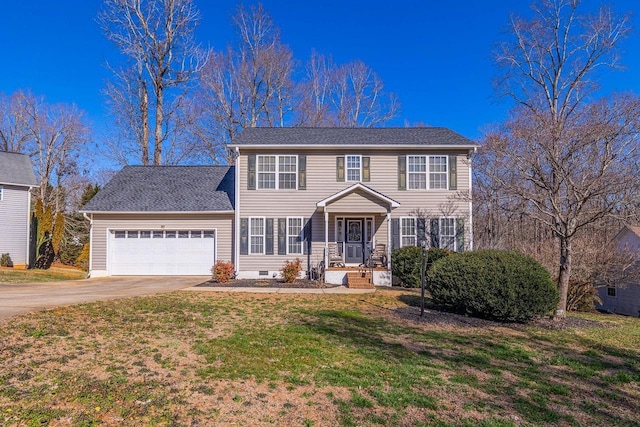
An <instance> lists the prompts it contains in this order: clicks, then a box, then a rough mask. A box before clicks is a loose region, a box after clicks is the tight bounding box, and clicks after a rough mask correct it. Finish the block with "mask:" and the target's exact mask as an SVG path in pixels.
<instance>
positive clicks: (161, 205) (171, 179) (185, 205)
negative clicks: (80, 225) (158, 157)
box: [81, 166, 235, 213]
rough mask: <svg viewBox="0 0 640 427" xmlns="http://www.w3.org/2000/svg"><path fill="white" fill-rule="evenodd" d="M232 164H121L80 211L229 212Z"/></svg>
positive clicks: (232, 192) (230, 207)
mask: <svg viewBox="0 0 640 427" xmlns="http://www.w3.org/2000/svg"><path fill="white" fill-rule="evenodd" d="M233 182H234V167H233V166H125V167H124V168H123V169H122V170H121V171H120V172H118V173H117V174H116V175H115V176H114V177H113V178H112V179H111V181H109V182H108V183H107V184H106V185H105V186H104V188H102V189H101V190H100V191H99V192H98V194H96V195H95V197H94V198H93V199H91V201H89V203H87V204H86V205H85V207H84V208H83V209H82V210H81V212H87V213H94V212H111V213H144V212H149V213H151V212H167V213H169V212H231V211H233V203H234V200H235V196H234V185H233Z"/></svg>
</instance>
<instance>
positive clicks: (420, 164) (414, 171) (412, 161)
mask: <svg viewBox="0 0 640 427" xmlns="http://www.w3.org/2000/svg"><path fill="white" fill-rule="evenodd" d="M407 167H408V170H407V172H408V173H409V189H410V190H426V189H427V157H426V156H407Z"/></svg>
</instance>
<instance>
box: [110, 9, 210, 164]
mask: <svg viewBox="0 0 640 427" xmlns="http://www.w3.org/2000/svg"><path fill="white" fill-rule="evenodd" d="M99 21H100V24H101V26H102V28H103V30H104V32H105V34H106V36H107V38H108V39H109V40H111V41H112V42H114V43H115V44H116V46H117V47H118V48H119V49H120V52H121V53H122V54H124V55H125V56H127V57H128V58H129V60H130V65H129V66H128V68H125V69H124V70H123V71H117V72H115V73H114V76H115V79H116V82H115V83H112V84H111V85H110V86H109V87H108V88H107V94H108V95H107V96H108V98H109V101H110V103H111V106H112V112H113V113H114V115H115V116H116V117H117V124H118V125H120V126H122V129H123V130H124V131H125V132H128V133H129V139H128V140H129V142H131V141H135V143H136V145H137V147H138V148H139V150H140V158H141V161H142V163H143V164H148V163H152V164H154V165H159V164H162V163H166V161H167V159H165V158H163V147H164V145H165V143H167V141H169V142H174V143H175V142H176V139H175V138H174V137H175V135H171V133H172V132H174V131H176V130H179V129H178V128H177V127H176V122H175V121H174V122H172V120H173V119H174V117H173V116H174V113H176V111H177V108H179V107H180V106H181V101H180V99H179V98H180V97H181V96H183V95H184V91H185V90H186V85H187V83H188V82H189V81H190V80H191V79H192V78H193V77H194V75H195V74H196V73H197V72H198V71H199V69H200V68H201V67H202V65H203V63H204V59H205V55H204V54H203V52H202V51H201V49H200V48H199V47H198V46H197V44H196V43H195V36H194V32H195V28H196V26H197V24H198V21H199V14H198V11H197V9H196V8H195V6H194V5H193V1H192V0H162V1H154V0H105V2H104V10H103V11H102V12H101V13H100V16H99ZM171 89H176V92H175V93H172V94H171V96H169V92H168V91H170V90H171ZM152 122H153V129H152V130H153V132H151V131H150V127H149V126H150V125H149V124H150V123H152ZM151 135H153V136H152V138H153V160H152V161H151V159H150V158H149V156H150V155H151V142H150V139H151ZM130 146H131V145H130Z"/></svg>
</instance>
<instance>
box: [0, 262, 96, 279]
mask: <svg viewBox="0 0 640 427" xmlns="http://www.w3.org/2000/svg"><path fill="white" fill-rule="evenodd" d="M86 276H87V272H86V271H82V270H79V269H77V268H73V267H62V266H59V267H51V268H50V269H48V270H36V269H31V270H19V269H16V268H6V267H0V283H35V282H58V281H60V280H78V279H84V278H85V277H86Z"/></svg>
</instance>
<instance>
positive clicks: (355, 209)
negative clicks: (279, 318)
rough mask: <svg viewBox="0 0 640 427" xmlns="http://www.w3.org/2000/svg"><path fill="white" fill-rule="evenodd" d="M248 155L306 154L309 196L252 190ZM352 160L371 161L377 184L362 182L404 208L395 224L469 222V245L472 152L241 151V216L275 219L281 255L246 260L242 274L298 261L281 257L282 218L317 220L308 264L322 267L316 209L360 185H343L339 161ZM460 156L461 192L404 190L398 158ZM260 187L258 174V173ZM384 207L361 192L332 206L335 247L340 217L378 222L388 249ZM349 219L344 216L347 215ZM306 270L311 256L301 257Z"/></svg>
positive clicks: (242, 257) (320, 216) (394, 214)
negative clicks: (422, 218) (416, 219)
mask: <svg viewBox="0 0 640 427" xmlns="http://www.w3.org/2000/svg"><path fill="white" fill-rule="evenodd" d="M248 154H258V155H260V154H275V155H278V154H289V155H290V154H306V173H307V179H306V184H307V185H306V188H307V189H306V190H258V189H256V190H247V162H248V161H247V158H248ZM349 154H354V155H362V156H369V157H370V158H371V160H370V162H371V163H370V171H371V179H370V181H369V182H362V184H363V185H366V186H368V187H370V188H372V189H373V190H375V191H377V192H379V193H382V194H383V195H385V196H386V197H388V198H391V199H393V200H395V201H397V202H399V203H400V207H398V208H396V209H393V210H392V212H391V217H392V218H400V217H403V216H410V215H411V214H412V213H415V210H416V209H420V210H421V211H422V212H423V213H424V214H425V215H426V216H427V217H437V216H443V215H444V214H445V213H446V214H447V216H455V217H462V218H465V222H466V226H465V235H466V236H465V242H468V239H469V236H470V234H469V229H470V227H469V226H468V217H469V202H468V200H463V199H462V198H459V197H456V196H457V195H459V194H460V193H462V194H465V195H468V194H469V183H470V179H469V167H468V166H469V160H468V159H467V155H468V150H467V149H463V150H461V149H455V148H452V149H450V150H440V149H438V150H434V149H425V148H419V147H416V149H393V150H392V149H388V150H365V149H362V150H358V149H348V150H340V149H323V150H319V149H309V148H308V149H300V148H295V149H291V148H289V149H281V150H273V149H268V150H265V149H259V148H253V147H252V148H245V147H243V148H241V149H240V157H239V186H238V189H239V205H238V206H237V209H238V210H239V217H240V218H248V217H252V216H259V217H267V218H274V252H275V255H240V266H239V267H240V268H239V270H240V271H254V272H255V271H260V270H263V271H264V270H267V271H270V272H273V271H279V270H280V268H281V267H282V265H283V263H284V262H285V261H286V260H291V259H292V258H295V257H296V256H294V255H277V253H278V238H277V237H278V221H277V218H285V217H287V216H301V217H304V218H305V219H306V218H310V217H311V218H312V253H311V254H310V256H309V259H308V261H310V263H311V265H315V264H317V263H318V262H320V261H321V260H322V258H323V254H324V240H325V234H324V213H323V211H322V210H321V209H317V208H316V203H317V202H319V201H321V200H323V199H325V198H327V197H329V196H331V195H333V194H336V193H338V192H340V191H342V190H344V189H345V188H348V187H350V186H352V185H353V184H355V182H337V180H336V157H337V156H345V155H349ZM452 154H455V155H457V159H458V161H457V187H458V188H457V190H398V155H452ZM256 182H257V170H256ZM382 206H383V205H382V204H381V201H380V200H379V199H376V198H374V197H371V196H370V195H368V194H366V193H364V192H360V191H356V192H354V193H351V194H349V195H347V196H345V197H344V198H342V199H338V200H335V201H334V202H333V203H332V204H329V205H328V207H327V209H328V211H329V212H330V213H331V215H330V221H329V227H330V228H329V241H333V240H334V235H335V234H334V233H335V232H334V218H335V216H354V215H353V214H357V215H355V216H362V217H364V216H373V217H375V218H376V234H375V240H376V241H378V242H379V243H385V244H386V243H387V224H386V222H387V221H386V213H384V214H383V213H382V212H384V211H385V209H384V208H382ZM343 214H344V215H343ZM299 257H300V258H302V259H303V261H304V262H303V265H304V268H305V269H306V266H307V255H300V256H299Z"/></svg>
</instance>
